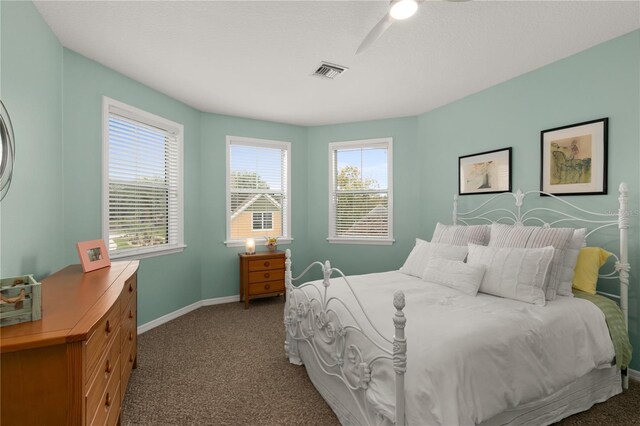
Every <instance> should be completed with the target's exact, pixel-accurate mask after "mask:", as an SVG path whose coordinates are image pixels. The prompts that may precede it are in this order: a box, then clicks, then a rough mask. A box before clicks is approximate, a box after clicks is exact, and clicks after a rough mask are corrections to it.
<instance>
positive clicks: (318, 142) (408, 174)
mask: <svg viewBox="0 0 640 426" xmlns="http://www.w3.org/2000/svg"><path fill="white" fill-rule="evenodd" d="M417 125H418V123H417V119H416V118H415V117H406V118H396V119H388V120H377V121H366V122H360V123H349V124H336V125H330V126H317V127H311V128H309V142H308V156H307V170H308V175H309V177H308V189H307V191H308V197H309V202H308V212H307V216H308V219H307V220H308V221H309V235H308V237H309V238H308V242H307V244H308V245H309V246H310V247H311V252H312V253H313V257H314V260H317V259H329V260H331V262H332V263H333V264H334V265H335V266H336V267H338V268H340V269H341V270H342V271H343V272H344V273H345V274H363V273H367V272H379V271H385V270H386V271H388V270H391V269H398V268H399V267H400V266H402V263H403V262H404V260H405V259H406V257H407V255H408V254H409V252H410V251H411V248H412V247H413V246H414V244H415V238H416V237H417V236H420V235H419V234H418V233H417V228H418V227H419V224H420V223H421V220H420V211H419V204H418V197H419V196H420V190H419V187H420V184H419V182H418V181H417V179H416V178H417V177H418V174H419V168H420V166H421V165H420V162H419V161H418V158H417V157H416V156H415V153H416V152H417V150H418V137H417V130H418V126H417ZM383 137H392V138H393V215H394V218H393V221H394V238H395V240H396V242H395V243H394V244H393V245H351V244H331V243H329V242H328V241H327V236H328V234H329V223H328V220H329V218H328V213H329V195H328V194H329V192H328V191H329V147H328V145H329V143H330V142H342V141H350V140H361V139H373V138H383Z"/></svg>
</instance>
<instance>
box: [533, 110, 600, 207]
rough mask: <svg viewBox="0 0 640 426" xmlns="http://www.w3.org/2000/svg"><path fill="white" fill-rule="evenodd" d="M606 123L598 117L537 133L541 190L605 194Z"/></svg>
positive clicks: (566, 193)
mask: <svg viewBox="0 0 640 426" xmlns="http://www.w3.org/2000/svg"><path fill="white" fill-rule="evenodd" d="M608 122H609V119H608V118H601V119H598V120H593V121H585V122H584V123H577V124H571V125H569V126H563V127H556V128H555V129H549V130H543V131H542V132H540V153H541V162H540V164H541V171H540V174H541V176H540V191H542V192H546V193H548V194H553V195H595V194H606V193H607V133H608ZM543 195H544V194H543Z"/></svg>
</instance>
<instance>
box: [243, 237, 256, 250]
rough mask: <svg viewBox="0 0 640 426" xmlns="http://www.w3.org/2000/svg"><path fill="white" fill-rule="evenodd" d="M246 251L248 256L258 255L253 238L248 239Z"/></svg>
mask: <svg viewBox="0 0 640 426" xmlns="http://www.w3.org/2000/svg"><path fill="white" fill-rule="evenodd" d="M244 247H245V250H246V252H247V254H255V253H256V240H254V239H253V238H247V241H246V242H245V244H244Z"/></svg>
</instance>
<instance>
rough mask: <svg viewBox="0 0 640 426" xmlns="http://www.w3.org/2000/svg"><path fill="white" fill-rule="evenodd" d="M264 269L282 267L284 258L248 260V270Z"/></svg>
mask: <svg viewBox="0 0 640 426" xmlns="http://www.w3.org/2000/svg"><path fill="white" fill-rule="evenodd" d="M266 269H284V258H282V257H276V258H271V259H256V260H250V261H249V272H253V271H264V270H266Z"/></svg>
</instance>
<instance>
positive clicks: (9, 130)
mask: <svg viewBox="0 0 640 426" xmlns="http://www.w3.org/2000/svg"><path fill="white" fill-rule="evenodd" d="M15 152H16V151H15V141H14V137H13V127H12V126H11V119H10V118H9V113H8V112H7V109H6V108H5V107H4V103H2V101H0V201H2V199H3V198H4V196H5V195H7V192H8V191H9V185H11V175H12V174H13V162H14V159H15Z"/></svg>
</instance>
